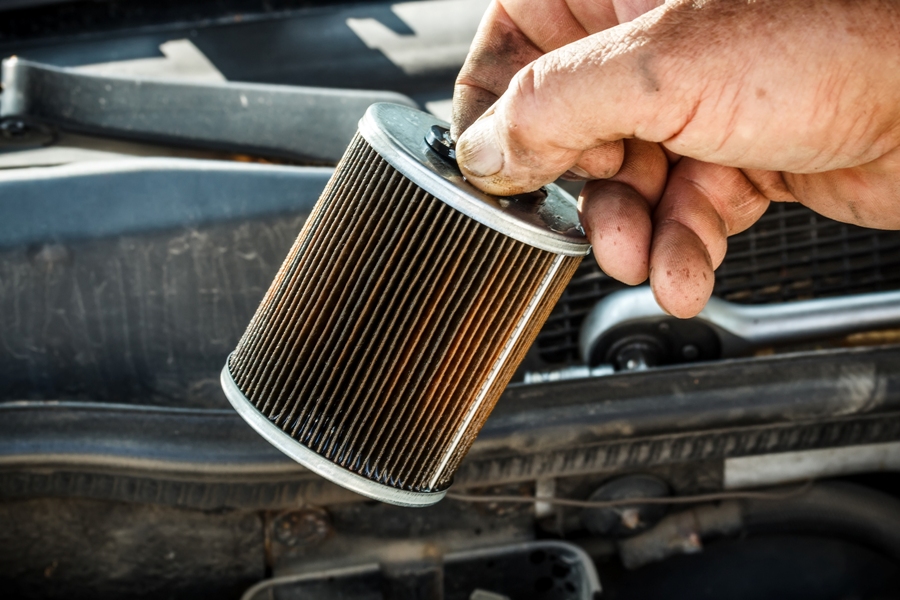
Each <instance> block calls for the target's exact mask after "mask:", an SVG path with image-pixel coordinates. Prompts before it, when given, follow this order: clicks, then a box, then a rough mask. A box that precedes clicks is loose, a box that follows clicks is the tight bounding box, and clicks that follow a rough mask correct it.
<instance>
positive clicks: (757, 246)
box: [537, 202, 900, 365]
mask: <svg viewBox="0 0 900 600" xmlns="http://www.w3.org/2000/svg"><path fill="white" fill-rule="evenodd" d="M624 287H625V286H624V285H623V284H621V283H619V282H617V281H615V280H613V279H611V278H609V277H607V276H606V275H605V274H604V273H603V272H602V271H601V270H600V268H599V267H598V266H597V263H596V262H595V261H594V259H593V257H592V256H589V257H587V258H585V259H584V262H583V263H582V264H581V265H580V266H579V268H578V270H577V271H576V273H575V276H574V277H573V278H572V282H571V284H570V285H569V286H568V287H567V288H566V290H565V291H564V292H563V295H562V297H561V298H560V301H559V304H558V305H557V306H556V307H555V308H554V310H553V312H552V313H551V315H550V317H549V318H548V320H547V323H546V324H545V325H544V328H543V329H542V330H541V332H540V334H539V335H538V338H537V350H538V354H539V355H540V357H541V358H542V359H543V360H544V361H545V362H547V363H548V364H554V365H556V364H574V363H577V362H580V360H579V354H578V333H579V330H580V328H581V323H582V321H583V320H584V318H585V316H586V315H587V313H588V311H590V309H591V308H592V307H593V306H594V304H595V303H596V302H597V301H598V300H600V299H601V298H603V297H604V296H606V295H607V294H610V293H612V292H614V291H616V290H619V289H622V288H624ZM895 289H900V232H897V231H879V230H873V229H865V228H863V227H857V226H854V225H847V224H844V223H838V222H837V221H833V220H831V219H828V218H826V217H822V216H820V215H817V214H816V213H814V212H813V211H811V210H809V209H808V208H806V207H805V206H802V205H800V204H785V203H776V202H773V203H772V204H771V206H770V207H769V210H768V211H767V212H766V214H765V215H763V217H762V218H761V219H760V220H759V222H757V223H756V224H755V225H754V226H753V227H751V228H750V229H748V230H747V231H744V232H743V233H739V234H738V235H735V236H734V237H731V238H729V240H728V253H727V254H726V256H725V260H724V262H723V263H722V265H721V266H720V267H719V268H718V269H717V270H716V286H715V291H714V294H715V295H716V296H718V297H720V298H722V299H724V300H728V301H730V302H737V303H742V304H767V303H772V302H788V301H791V300H805V299H810V298H823V297H827V296H843V295H848V294H861V293H865V292H875V291H887V290H895Z"/></svg>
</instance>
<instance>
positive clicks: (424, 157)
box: [359, 103, 591, 256]
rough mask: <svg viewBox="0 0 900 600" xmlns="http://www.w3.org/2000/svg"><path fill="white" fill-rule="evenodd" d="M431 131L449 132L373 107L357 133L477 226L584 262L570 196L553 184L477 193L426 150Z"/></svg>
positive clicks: (432, 121) (414, 113)
mask: <svg viewBox="0 0 900 600" xmlns="http://www.w3.org/2000/svg"><path fill="white" fill-rule="evenodd" d="M435 125H437V126H441V127H447V126H448V124H447V123H445V122H444V121H441V120H440V119H438V118H436V117H434V116H432V115H430V114H428V113H424V112H421V111H418V110H415V109H412V108H409V107H408V106H400V105H398V104H387V103H378V104H373V105H372V106H370V107H369V109H368V110H367V111H366V114H365V115H364V116H363V118H362V119H361V120H360V122H359V132H360V134H361V135H362V136H363V138H365V140H366V141H367V142H368V143H369V145H371V146H372V147H373V148H374V149H375V151H376V152H378V153H379V154H380V155H381V156H382V157H383V158H384V159H385V160H386V161H387V162H388V163H390V164H391V166H393V167H394V168H395V169H397V170H398V171H400V172H401V173H403V175H405V176H406V177H407V178H409V179H410V180H412V181H413V182H414V183H416V184H417V185H418V186H419V187H421V188H423V189H424V190H425V191H427V192H428V193H430V194H432V195H433V196H435V197H436V198H438V199H440V200H441V201H442V202H445V203H446V204H449V205H450V206H452V207H453V208H455V209H456V210H458V211H460V212H461V213H463V214H465V215H467V216H469V217H471V218H472V219H475V220H476V221H478V222H479V223H482V224H484V225H487V226H488V227H490V228H491V229H494V230H496V231H499V232H500V233H503V234H504V235H508V236H509V237H511V238H513V239H515V240H518V241H520V242H523V243H525V244H528V245H530V246H534V247H536V248H540V249H542V250H547V251H548V252H553V253H556V254H565V255H568V256H583V255H585V254H587V253H588V252H589V251H590V248H591V247H590V244H588V241H587V239H586V238H585V236H584V230H583V229H582V228H581V224H580V223H579V220H578V210H577V208H576V204H575V200H574V199H573V198H572V196H570V195H569V194H568V193H566V192H565V191H564V190H563V189H561V188H560V187H559V186H557V185H553V184H549V185H547V186H545V187H544V188H543V192H545V193H540V194H523V195H522V196H510V197H498V196H492V195H490V194H486V193H485V192H482V191H481V190H479V189H478V188H476V187H475V186H473V185H472V184H470V183H469V182H468V181H466V180H465V178H464V177H463V176H462V173H460V171H459V169H458V168H457V167H456V165H455V164H453V162H452V161H448V160H447V159H446V158H445V157H443V156H441V155H439V154H438V153H437V152H435V151H434V150H432V149H431V148H430V147H429V146H428V144H427V143H426V141H425V140H426V137H427V136H428V133H429V132H430V131H431V128H432V127H433V126H435Z"/></svg>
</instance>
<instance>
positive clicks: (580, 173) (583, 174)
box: [561, 165, 591, 181]
mask: <svg viewBox="0 0 900 600" xmlns="http://www.w3.org/2000/svg"><path fill="white" fill-rule="evenodd" d="M561 177H562V178H563V179H567V180H569V181H588V180H589V179H591V174H590V173H588V172H587V171H585V170H584V169H582V168H581V167H579V166H578V165H572V167H570V168H569V170H568V171H566V172H565V173H563V174H562V175H561Z"/></svg>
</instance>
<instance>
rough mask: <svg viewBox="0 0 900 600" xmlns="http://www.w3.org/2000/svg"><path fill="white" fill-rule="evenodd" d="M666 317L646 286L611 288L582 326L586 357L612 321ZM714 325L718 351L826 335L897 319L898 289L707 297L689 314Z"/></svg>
mask: <svg viewBox="0 0 900 600" xmlns="http://www.w3.org/2000/svg"><path fill="white" fill-rule="evenodd" d="M661 318H671V317H670V316H669V315H668V314H666V312H665V311H663V310H662V308H660V307H659V304H657V302H656V298H655V297H654V296H653V291H652V290H651V289H650V287H649V286H641V287H636V288H631V289H627V290H622V291H619V292H615V293H612V294H610V295H609V296H607V297H606V298H604V299H603V300H601V301H600V302H598V303H597V305H596V306H595V307H594V308H593V309H592V310H591V312H590V314H588V317H587V318H586V319H585V321H584V324H583V325H582V329H581V337H580V340H579V342H580V344H579V345H580V350H581V356H582V358H583V359H584V360H585V361H589V359H590V357H591V355H592V351H593V349H594V347H595V346H596V345H598V344H599V343H601V340H603V338H604V337H605V336H607V335H608V334H609V333H610V332H611V331H612V330H613V329H615V328H616V327H619V326H622V325H626V324H630V323H636V322H640V321H654V320H659V319H661ZM694 319H695V320H697V321H701V322H703V323H705V324H707V325H709V326H711V327H712V328H713V330H714V331H716V333H717V334H718V335H719V337H720V341H721V356H722V357H730V356H736V355H738V354H739V353H742V352H746V351H748V350H752V349H753V348H758V347H762V346H767V345H777V344H787V343H794V342H802V341H810V340H818V339H825V338H829V337H833V336H838V335H846V334H850V333H854V332H859V331H869V330H872V329H876V328H879V327H891V326H895V325H897V324H900V291H892V292H877V293H870V294H857V295H853V296H843V297H837V298H821V299H816V300H801V301H797V302H785V303H781V304H763V305H743V304H733V303H730V302H726V301H724V300H721V299H719V298H716V297H712V298H710V300H709V302H708V303H707V305H706V307H705V308H704V309H703V311H701V312H700V314H699V315H698V316H697V317H695V318H694Z"/></svg>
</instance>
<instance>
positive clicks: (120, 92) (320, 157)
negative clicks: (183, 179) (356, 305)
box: [0, 57, 416, 164]
mask: <svg viewBox="0 0 900 600" xmlns="http://www.w3.org/2000/svg"><path fill="white" fill-rule="evenodd" d="M2 86H3V95H2V99H0V120H7V121H8V120H12V119H19V120H22V121H24V122H26V123H35V124H38V125H44V126H51V127H56V128H59V129H62V130H67V131H74V132H80V133H90V134H96V135H105V136H109V137H119V138H127V139H136V140H144V141H154V142H162V143H169V144H178V145H186V146H195V147H203V148H214V149H220V150H226V151H231V152H244V153H250V154H259V155H263V156H272V157H283V158H288V159H293V160H299V161H305V162H312V163H320V164H332V163H336V162H337V161H338V160H339V159H340V157H341V156H342V155H343V153H344V150H345V149H346V147H347V144H348V143H349V142H350V140H351V139H352V137H353V135H354V133H355V130H356V123H357V121H358V120H359V118H360V117H361V116H362V115H363V113H364V112H365V110H366V108H367V107H368V106H369V105H371V104H372V103H375V102H393V103H396V104H402V105H406V106H416V104H415V102H413V101H412V100H411V99H409V98H408V97H406V96H404V95H402V94H398V93H395V92H382V91H360V90H342V89H329V88H316V87H300V86H279V85H262V84H252V83H186V82H183V81H165V80H159V79H150V78H137V77H121V76H113V75H106V76H100V75H93V74H86V73H83V72H79V71H76V70H74V69H66V68H58V67H51V66H49V65H44V64H40V63H35V62H31V61H27V60H22V59H18V58H15V57H13V58H9V59H6V60H4V61H3V67H2Z"/></svg>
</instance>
